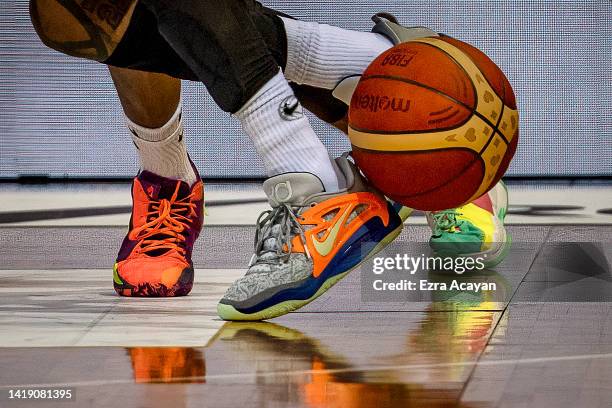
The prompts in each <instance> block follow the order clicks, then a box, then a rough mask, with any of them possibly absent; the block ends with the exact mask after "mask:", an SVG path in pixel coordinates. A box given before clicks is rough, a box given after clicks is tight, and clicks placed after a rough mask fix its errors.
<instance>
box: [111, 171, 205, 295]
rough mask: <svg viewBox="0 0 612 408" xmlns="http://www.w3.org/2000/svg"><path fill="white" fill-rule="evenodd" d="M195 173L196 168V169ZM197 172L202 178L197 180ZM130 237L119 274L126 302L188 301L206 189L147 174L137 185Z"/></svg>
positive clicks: (118, 265) (117, 281) (119, 289)
mask: <svg viewBox="0 0 612 408" xmlns="http://www.w3.org/2000/svg"><path fill="white" fill-rule="evenodd" d="M194 170H195V167H194ZM197 174H198V173H197V171H196V175H197ZM132 199H133V208H132V217H131V219H130V226H129V232H128V234H127V236H126V237H125V239H124V240H123V244H122V245H121V249H120V250H119V255H118V257H117V261H116V262H115V266H114V268H113V283H114V287H115V291H116V292H117V293H118V294H119V295H121V296H138V297H172V296H185V295H187V294H188V293H189V292H190V291H191V288H192V286H193V263H192V262H191V253H192V250H193V244H194V242H195V240H196V239H197V238H198V235H199V234H200V230H201V229H202V221H203V216H204V185H203V183H202V180H201V179H200V177H199V176H198V179H197V181H196V182H195V183H194V185H193V186H192V187H189V185H187V183H185V182H184V181H180V180H173V179H168V178H165V177H161V176H158V175H156V174H153V173H151V172H148V171H142V172H141V173H140V174H139V175H138V176H137V177H136V178H135V179H134V182H133V184H132Z"/></svg>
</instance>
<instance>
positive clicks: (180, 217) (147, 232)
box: [134, 182, 196, 255]
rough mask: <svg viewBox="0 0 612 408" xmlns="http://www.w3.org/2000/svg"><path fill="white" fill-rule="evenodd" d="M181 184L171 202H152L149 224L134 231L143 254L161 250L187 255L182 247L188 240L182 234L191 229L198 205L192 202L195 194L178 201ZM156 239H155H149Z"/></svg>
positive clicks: (163, 200)
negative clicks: (191, 218)
mask: <svg viewBox="0 0 612 408" xmlns="http://www.w3.org/2000/svg"><path fill="white" fill-rule="evenodd" d="M179 188H180V182H179V183H177V184H176V189H175V190H174V194H172V197H171V198H170V200H167V199H165V198H164V199H161V200H159V201H154V200H151V204H150V206H149V208H150V209H151V211H149V212H147V223H146V224H144V225H142V226H140V227H138V228H135V229H134V233H135V235H136V236H137V238H138V239H142V241H141V243H140V248H141V252H144V253H146V252H151V251H155V250H159V249H167V250H172V249H175V250H177V251H178V252H179V253H180V254H181V255H184V254H185V248H184V246H183V245H182V244H183V243H184V242H185V240H186V238H185V236H184V235H183V234H182V232H183V231H185V229H187V228H188V227H189V222H190V217H195V216H196V212H195V208H196V205H195V204H194V203H192V202H190V199H191V197H192V196H193V193H192V194H190V195H188V196H187V197H185V198H182V199H180V200H177V199H176V198H177V195H178V192H179ZM151 237H155V238H154V239H147V238H151Z"/></svg>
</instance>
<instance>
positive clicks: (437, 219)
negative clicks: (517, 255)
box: [426, 181, 512, 268]
mask: <svg viewBox="0 0 612 408" xmlns="http://www.w3.org/2000/svg"><path fill="white" fill-rule="evenodd" d="M507 210H508V190H507V189H506V186H505V185H504V183H503V182H501V181H500V182H499V183H497V185H495V187H493V188H492V189H491V190H490V191H489V192H488V193H487V194H485V195H483V196H482V197H480V198H478V199H476V200H474V201H472V202H471V203H469V204H466V205H464V206H463V207H459V208H453V209H450V210H443V211H436V212H431V213H427V214H426V215H427V222H428V224H429V226H430V227H431V229H432V235H431V238H430V239H429V245H430V247H431V248H432V249H433V250H434V252H435V253H436V254H438V255H444V256H454V257H459V256H461V257H483V258H484V261H483V263H484V264H485V266H486V267H487V268H490V267H493V266H495V265H497V264H499V263H500V262H501V261H503V260H504V258H505V257H506V255H507V253H508V250H509V249H510V245H511V242H512V239H511V237H510V234H508V233H507V231H506V229H505V228H504V218H505V217H506V212H507Z"/></svg>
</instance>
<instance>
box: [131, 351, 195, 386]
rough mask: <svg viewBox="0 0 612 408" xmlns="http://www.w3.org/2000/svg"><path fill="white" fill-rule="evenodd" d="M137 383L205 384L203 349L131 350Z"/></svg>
mask: <svg viewBox="0 0 612 408" xmlns="http://www.w3.org/2000/svg"><path fill="white" fill-rule="evenodd" d="M128 353H129V355H130V359H131V361H132V369H133V370H134V382H136V383H203V382H204V379H205V375H206V363H205V360H204V354H203V353H202V351H200V350H198V349H195V348H189V347H133V348H129V349H128Z"/></svg>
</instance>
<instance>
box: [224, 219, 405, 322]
mask: <svg viewBox="0 0 612 408" xmlns="http://www.w3.org/2000/svg"><path fill="white" fill-rule="evenodd" d="M403 227H404V225H403V224H400V225H399V226H398V227H397V228H396V229H394V230H393V231H392V232H390V233H389V234H388V235H387V236H386V237H385V238H383V239H382V240H381V241H380V242H379V243H378V244H377V245H376V246H375V247H374V248H373V249H372V251H370V253H369V254H368V256H366V257H365V258H363V260H361V261H360V262H359V263H358V264H357V265H355V266H354V267H352V268H351V269H349V270H347V271H345V272H342V273H340V274H338V275H335V276H332V277H331V278H329V279H327V280H326V281H325V282H323V284H322V285H321V287H320V288H319V290H317V292H316V293H315V294H314V295H312V296H311V297H310V298H308V299H305V300H286V301H284V302H281V303H278V304H276V305H274V306H270V307H268V308H266V309H263V310H260V311H259V312H256V313H251V314H246V313H242V312H239V311H238V310H236V308H234V306H232V305H226V304H223V303H219V304H217V314H218V315H219V317H220V318H222V319H223V320H231V321H258V320H267V319H272V318H275V317H279V316H282V315H285V314H287V313H289V312H293V311H294V310H297V309H299V308H301V307H304V306H306V305H307V304H308V303H310V302H312V301H313V300H315V299H316V298H318V297H319V296H321V295H322V294H323V293H325V292H326V291H327V290H328V289H329V288H331V287H332V286H334V285H335V284H336V283H338V282H339V281H340V280H341V279H342V278H344V277H345V276H346V275H348V274H349V273H350V272H352V271H354V270H355V269H357V268H359V267H360V266H361V265H362V264H363V263H364V262H366V261H367V260H368V259H370V258H372V257H373V256H374V255H376V254H377V253H379V252H380V251H382V250H383V249H384V248H385V247H386V246H387V245H389V244H390V243H391V242H393V241H394V240H395V238H397V237H398V235H399V234H400V233H401V232H402V229H403Z"/></svg>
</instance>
